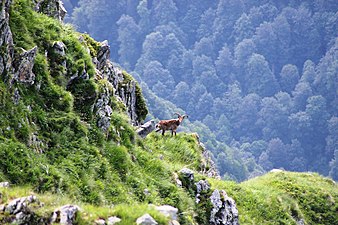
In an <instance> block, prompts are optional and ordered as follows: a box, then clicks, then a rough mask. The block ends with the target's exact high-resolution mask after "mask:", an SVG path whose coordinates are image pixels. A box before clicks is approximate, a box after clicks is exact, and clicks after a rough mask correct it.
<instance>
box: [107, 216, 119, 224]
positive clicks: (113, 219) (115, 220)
mask: <svg viewBox="0 0 338 225" xmlns="http://www.w3.org/2000/svg"><path fill="white" fill-rule="evenodd" d="M119 222H121V219H120V218H118V217H116V216H112V217H109V218H108V223H107V225H114V224H116V223H119Z"/></svg>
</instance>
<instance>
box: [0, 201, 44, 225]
mask: <svg viewBox="0 0 338 225" xmlns="http://www.w3.org/2000/svg"><path fill="white" fill-rule="evenodd" d="M38 202H39V201H38V199H37V197H36V196H34V195H30V196H27V197H22V198H17V199H14V200H12V201H10V202H9V203H7V204H4V205H0V214H2V213H4V214H5V215H6V214H7V215H9V216H7V218H6V220H5V221H6V222H8V223H14V224H46V223H47V221H46V220H44V219H43V218H40V219H39V218H37V216H36V215H35V214H34V213H33V212H32V211H31V210H30V209H29V206H30V204H32V203H38Z"/></svg>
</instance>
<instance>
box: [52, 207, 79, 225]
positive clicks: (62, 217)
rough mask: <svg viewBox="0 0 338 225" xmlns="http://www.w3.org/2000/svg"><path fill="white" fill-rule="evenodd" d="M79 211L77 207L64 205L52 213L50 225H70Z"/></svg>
mask: <svg viewBox="0 0 338 225" xmlns="http://www.w3.org/2000/svg"><path fill="white" fill-rule="evenodd" d="M79 210H80V207H79V206H77V205H64V206H62V207H61V208H59V209H57V210H55V211H54V212H53V215H52V218H51V223H60V224H65V225H72V224H73V222H74V221H75V219H76V215H77V212H78V211H79Z"/></svg>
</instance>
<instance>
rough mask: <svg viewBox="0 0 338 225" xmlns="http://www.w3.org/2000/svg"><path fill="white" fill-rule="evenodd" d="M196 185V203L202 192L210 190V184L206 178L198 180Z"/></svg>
mask: <svg viewBox="0 0 338 225" xmlns="http://www.w3.org/2000/svg"><path fill="white" fill-rule="evenodd" d="M195 185H196V203H197V204H198V203H199V202H200V201H201V200H200V196H201V193H202V192H207V191H209V190H210V184H209V182H208V181H207V180H200V181H198V182H197V183H195Z"/></svg>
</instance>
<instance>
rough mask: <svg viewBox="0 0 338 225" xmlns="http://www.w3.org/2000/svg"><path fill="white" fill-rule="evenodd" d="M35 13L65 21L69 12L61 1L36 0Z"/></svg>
mask: <svg viewBox="0 0 338 225" xmlns="http://www.w3.org/2000/svg"><path fill="white" fill-rule="evenodd" d="M33 2H34V4H35V7H34V9H35V11H37V12H40V13H44V14H46V15H48V16H50V17H53V18H55V19H57V20H59V21H63V19H64V18H65V16H66V13H67V10H66V9H65V7H64V6H63V2H62V1H61V0H34V1H33Z"/></svg>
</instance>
